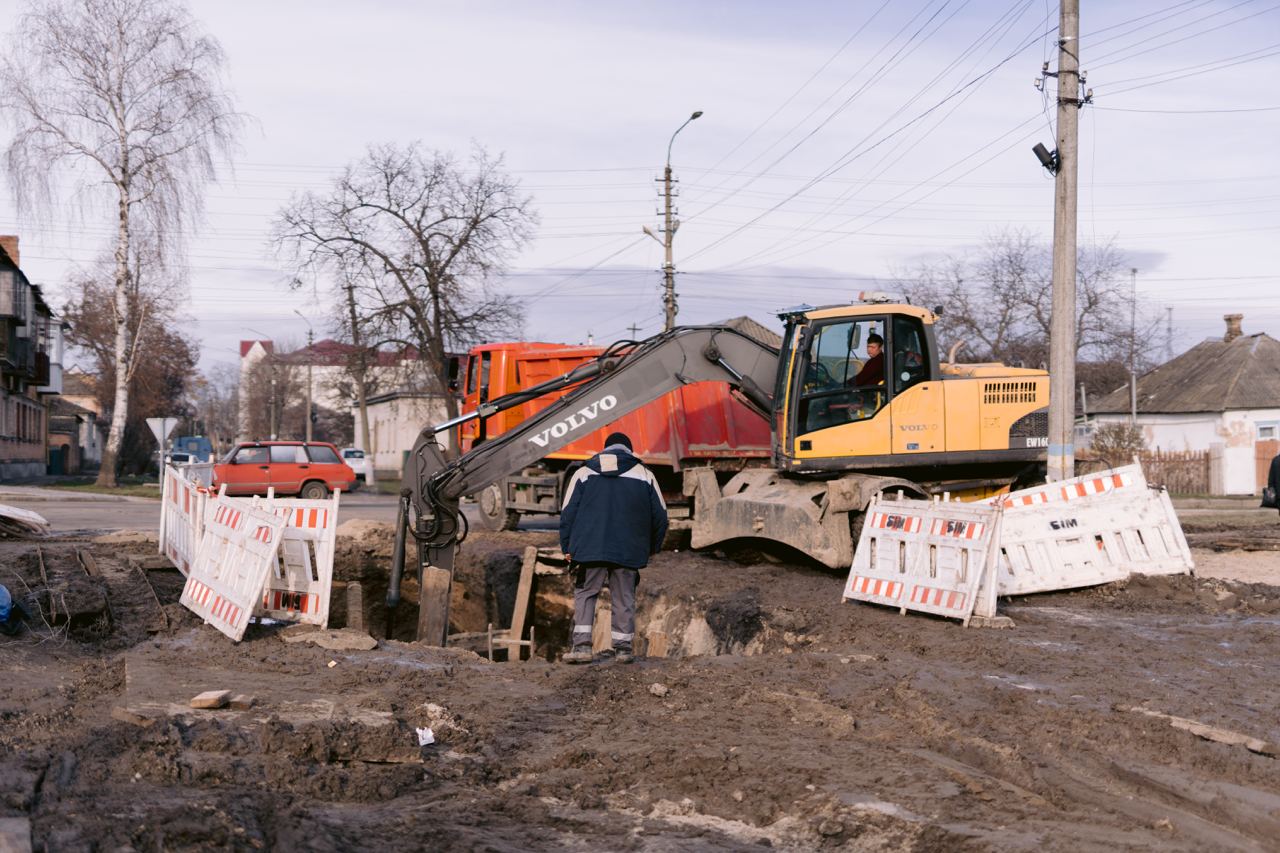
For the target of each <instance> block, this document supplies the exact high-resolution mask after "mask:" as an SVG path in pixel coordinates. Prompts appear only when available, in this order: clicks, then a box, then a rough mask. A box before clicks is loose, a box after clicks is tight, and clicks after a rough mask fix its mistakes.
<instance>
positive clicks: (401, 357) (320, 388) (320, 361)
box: [236, 339, 421, 449]
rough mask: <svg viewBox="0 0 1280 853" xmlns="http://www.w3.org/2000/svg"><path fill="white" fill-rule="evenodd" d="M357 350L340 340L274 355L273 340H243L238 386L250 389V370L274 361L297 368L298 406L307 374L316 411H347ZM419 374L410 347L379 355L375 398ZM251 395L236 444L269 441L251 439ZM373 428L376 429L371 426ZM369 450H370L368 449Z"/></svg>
mask: <svg viewBox="0 0 1280 853" xmlns="http://www.w3.org/2000/svg"><path fill="white" fill-rule="evenodd" d="M354 352H355V347H353V346H352V345H351V344H344V343H341V342H340V341H334V340H328V339H326V340H322V341H316V342H315V343H313V344H311V345H309V346H306V347H303V348H301V349H298V350H294V351H293V352H289V353H280V352H277V351H276V347H275V343H274V342H273V341H241V342H240V387H241V389H244V388H246V387H248V384H249V381H250V376H251V371H252V370H253V368H254V366H255V365H257V364H259V363H260V362H262V361H264V360H266V359H274V360H275V362H274V363H275V364H278V365H281V366H287V367H289V368H291V369H293V371H294V373H296V374H297V375H296V376H295V377H294V378H293V381H292V385H293V388H292V392H291V393H292V394H294V395H298V396H296V397H294V398H293V400H294V401H295V402H300V401H301V400H302V399H303V397H302V396H301V395H305V394H306V385H307V373H308V371H310V385H311V397H312V403H313V405H315V406H316V407H317V408H325V409H331V410H333V411H339V412H340V411H345V410H346V409H347V408H348V407H349V406H350V405H351V401H352V399H353V398H354V397H355V391H354V388H353V385H354V382H353V379H352V377H351V372H350V364H351V361H352V357H353V353H354ZM420 373H421V364H420V362H419V361H418V358H417V351H416V350H414V349H413V348H412V347H410V348H407V349H405V350H404V351H401V352H390V351H386V350H379V351H378V352H377V353H376V358H375V362H374V364H373V366H371V367H370V369H369V385H370V393H371V394H377V393H378V391H379V389H384V390H385V389H388V388H400V387H404V386H405V385H406V384H411V382H410V380H412V379H413V378H414V377H415V376H417V375H419V374H420ZM251 404H252V403H251V398H250V395H249V394H246V393H241V394H240V410H239V412H238V413H237V438H236V440H237V441H250V440H253V439H262V438H267V436H262V435H250V434H249V432H250V428H249V423H250V418H249V407H250V405H251ZM370 428H371V429H372V426H371V427H370ZM355 434H356V436H357V438H356V443H357V444H359V435H360V430H359V427H357V428H356V433H355ZM366 449H367V448H366Z"/></svg>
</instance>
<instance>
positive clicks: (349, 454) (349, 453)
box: [342, 450, 364, 459]
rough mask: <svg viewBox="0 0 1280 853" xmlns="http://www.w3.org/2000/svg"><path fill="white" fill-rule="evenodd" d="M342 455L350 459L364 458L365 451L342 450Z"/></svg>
mask: <svg viewBox="0 0 1280 853" xmlns="http://www.w3.org/2000/svg"><path fill="white" fill-rule="evenodd" d="M342 455H343V456H345V457H347V458H348V459H363V458H364V451H363V450H344V451H342Z"/></svg>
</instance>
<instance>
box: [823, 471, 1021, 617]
mask: <svg viewBox="0 0 1280 853" xmlns="http://www.w3.org/2000/svg"><path fill="white" fill-rule="evenodd" d="M999 526H1000V508H999V507H998V506H991V505H989V504H982V503H960V502H958V501H950V502H945V503H944V502H937V501H921V500H911V499H898V500H888V499H885V498H884V497H883V496H878V497H876V498H875V499H873V500H872V501H871V505H870V506H869V507H868V508H867V520H866V523H865V524H864V525H863V528H862V535H861V536H860V537H859V539H858V547H857V549H856V550H855V551H854V555H853V568H852V570H851V571H850V572H849V581H848V583H846V584H845V589H844V597H845V598H851V599H855V600H857V601H866V602H870V603H872V604H886V605H890V606H892V607H899V608H901V609H902V610H903V611H906V610H917V611H921V612H924V613H934V614H937V615H939V616H948V617H951V618H954V619H960V620H962V621H963V622H964V623H965V624H966V625H967V624H968V623H969V618H970V616H972V615H973V613H974V605H975V602H976V599H977V592H978V585H979V582H980V581H981V580H982V576H983V573H984V572H987V571H988V570H989V567H990V566H991V565H992V557H993V547H994V543H995V541H996V537H997V536H998V531H999ZM991 605H994V601H992V602H991ZM987 609H990V608H980V609H979V611H978V612H979V614H980V615H984V616H988V615H989V616H994V615H995V613H994V609H991V612H985V611H986V610H987Z"/></svg>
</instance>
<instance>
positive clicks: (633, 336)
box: [627, 323, 640, 341]
mask: <svg viewBox="0 0 1280 853" xmlns="http://www.w3.org/2000/svg"><path fill="white" fill-rule="evenodd" d="M627 331H628V332H630V333H631V339H632V340H633V341H634V340H635V339H636V335H638V334H640V327H639V326H637V325H636V324H635V323H632V324H631V325H630V326H627Z"/></svg>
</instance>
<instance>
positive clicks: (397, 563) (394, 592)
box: [387, 489, 412, 610]
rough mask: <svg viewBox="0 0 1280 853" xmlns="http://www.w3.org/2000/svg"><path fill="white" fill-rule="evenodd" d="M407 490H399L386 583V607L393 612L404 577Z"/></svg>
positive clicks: (407, 506)
mask: <svg viewBox="0 0 1280 853" xmlns="http://www.w3.org/2000/svg"><path fill="white" fill-rule="evenodd" d="M411 494H412V492H410V491H409V490H408V489H401V490H400V509H399V511H398V512H396V535H395V541H394V543H393V550H392V551H391V578H390V580H389V581H388V582H387V607H388V608H389V609H391V610H394V609H395V608H396V606H397V605H398V604H399V603H400V579H401V578H403V577H404V540H405V530H406V529H407V528H408V526H409V496H410V495H411Z"/></svg>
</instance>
